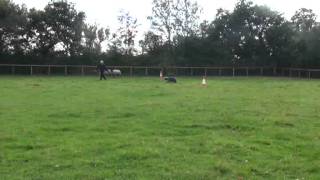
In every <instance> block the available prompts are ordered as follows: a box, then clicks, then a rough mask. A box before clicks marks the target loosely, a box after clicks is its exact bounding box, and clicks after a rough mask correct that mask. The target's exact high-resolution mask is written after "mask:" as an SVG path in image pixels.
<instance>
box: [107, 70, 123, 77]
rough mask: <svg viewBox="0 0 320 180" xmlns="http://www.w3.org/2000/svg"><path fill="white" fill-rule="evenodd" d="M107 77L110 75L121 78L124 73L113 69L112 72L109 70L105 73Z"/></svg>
mask: <svg viewBox="0 0 320 180" xmlns="http://www.w3.org/2000/svg"><path fill="white" fill-rule="evenodd" d="M104 74H105V75H110V76H121V75H122V73H121V71H120V70H119V69H113V70H110V69H108V70H107V71H105V72H104Z"/></svg>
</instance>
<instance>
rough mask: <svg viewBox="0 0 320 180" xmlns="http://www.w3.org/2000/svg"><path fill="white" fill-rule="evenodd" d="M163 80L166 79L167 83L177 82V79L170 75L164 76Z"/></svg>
mask: <svg viewBox="0 0 320 180" xmlns="http://www.w3.org/2000/svg"><path fill="white" fill-rule="evenodd" d="M164 80H166V81H167V82H168V83H177V79H176V78H175V77H172V76H169V77H165V78H164Z"/></svg>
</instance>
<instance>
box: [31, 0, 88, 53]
mask: <svg viewBox="0 0 320 180" xmlns="http://www.w3.org/2000/svg"><path fill="white" fill-rule="evenodd" d="M29 19H31V23H30V26H31V28H30V33H29V35H31V37H32V39H33V42H34V43H35V44H36V52H39V53H40V54H42V55H47V54H50V53H53V52H55V51H60V52H61V53H63V54H65V55H70V56H75V55H79V54H80V53H81V50H82V46H81V41H82V33H83V29H84V19H85V14H84V13H83V12H77V10H76V9H75V8H74V5H73V4H71V3H68V2H67V1H64V0H61V1H52V2H50V3H49V4H48V5H47V6H46V7H45V9H44V11H39V10H35V9H32V10H31V11H30V15H29Z"/></svg>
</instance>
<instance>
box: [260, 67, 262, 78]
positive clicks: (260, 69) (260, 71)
mask: <svg viewBox="0 0 320 180" xmlns="http://www.w3.org/2000/svg"><path fill="white" fill-rule="evenodd" d="M260 75H261V76H263V67H262V68H260Z"/></svg>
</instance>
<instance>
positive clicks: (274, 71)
mask: <svg viewBox="0 0 320 180" xmlns="http://www.w3.org/2000/svg"><path fill="white" fill-rule="evenodd" d="M276 75H277V68H275V67H274V68H273V76H276Z"/></svg>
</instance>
